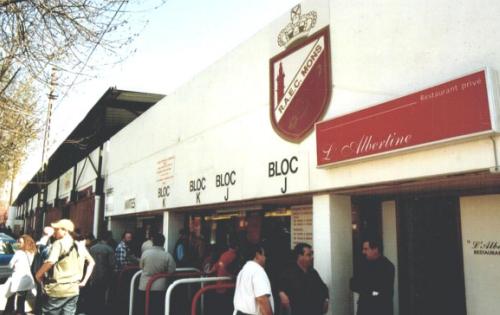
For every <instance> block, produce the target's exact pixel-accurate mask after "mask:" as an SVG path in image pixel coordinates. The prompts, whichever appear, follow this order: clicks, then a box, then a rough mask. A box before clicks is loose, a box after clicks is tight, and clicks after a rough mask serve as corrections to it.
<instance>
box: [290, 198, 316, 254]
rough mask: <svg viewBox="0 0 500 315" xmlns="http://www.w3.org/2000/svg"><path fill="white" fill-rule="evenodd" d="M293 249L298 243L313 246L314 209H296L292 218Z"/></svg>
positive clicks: (291, 237) (291, 236)
mask: <svg viewBox="0 0 500 315" xmlns="http://www.w3.org/2000/svg"><path fill="white" fill-rule="evenodd" d="M290 234H291V235H290V239H291V244H290V245H291V248H294V247H295V245H297V244H298V243H307V244H309V245H311V246H313V225H312V209H311V208H305V209H296V210H293V211H292V218H291V233H290Z"/></svg>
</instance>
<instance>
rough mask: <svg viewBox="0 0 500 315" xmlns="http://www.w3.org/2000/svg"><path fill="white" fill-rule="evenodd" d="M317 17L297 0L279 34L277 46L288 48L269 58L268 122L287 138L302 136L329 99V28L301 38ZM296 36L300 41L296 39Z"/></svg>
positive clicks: (317, 118)
mask: <svg viewBox="0 0 500 315" xmlns="http://www.w3.org/2000/svg"><path fill="white" fill-rule="evenodd" d="M316 18H317V14H316V12H315V11H311V12H308V13H306V14H302V12H301V6H300V4H299V5H297V6H295V7H294V8H293V9H292V12H291V22H290V23H289V24H288V25H287V26H286V27H285V28H284V29H283V30H282V31H281V33H280V34H279V36H278V43H279V44H280V46H285V45H286V46H288V48H287V49H286V50H285V51H283V52H281V53H280V54H278V55H276V56H274V57H273V58H271V60H270V62H269V68H270V78H269V80H270V97H271V99H270V114H271V122H272V125H273V128H274V129H275V130H276V132H277V133H278V134H279V135H280V136H281V137H282V138H284V139H285V140H288V141H293V142H299V141H301V140H302V139H304V138H305V137H306V136H307V135H308V134H309V132H311V131H312V129H313V127H314V123H315V122H317V121H318V120H319V119H320V118H321V116H322V115H323V114H324V112H325V110H326V108H327V106H328V103H329V102H330V95H331V87H332V84H331V70H330V69H331V62H330V32H329V28H328V27H325V28H323V29H322V30H320V31H318V32H316V33H315V34H313V35H311V36H310V37H308V38H307V39H305V40H303V38H304V37H305V36H307V35H308V32H309V31H310V30H311V29H312V28H313V27H314V25H315V24H316ZM297 39H302V40H303V41H302V42H300V43H297V42H298V41H296V40H297ZM292 42H295V43H294V44H291V43H292Z"/></svg>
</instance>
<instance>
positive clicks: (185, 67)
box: [14, 0, 299, 195]
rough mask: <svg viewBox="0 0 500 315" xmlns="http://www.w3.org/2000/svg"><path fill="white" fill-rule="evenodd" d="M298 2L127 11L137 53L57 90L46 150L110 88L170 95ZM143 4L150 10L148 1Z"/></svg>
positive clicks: (184, 4) (242, 1) (196, 0)
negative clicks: (137, 33)
mask: <svg viewBox="0 0 500 315" xmlns="http://www.w3.org/2000/svg"><path fill="white" fill-rule="evenodd" d="M153 1H154V0H153ZM132 2H133V1H132ZM298 2H299V1H298V0H210V1H208V0H167V1H166V2H165V4H163V5H162V6H161V7H159V8H158V9H156V10H152V9H151V5H150V7H149V8H148V9H146V10H144V9H143V8H142V7H140V8H138V7H130V9H131V10H132V11H134V12H135V13H133V15H132V19H131V25H132V27H134V31H136V32H140V35H139V36H138V37H137V38H136V39H135V41H134V42H133V43H132V45H131V47H129V49H130V48H132V49H133V50H135V53H133V54H132V55H130V56H128V58H127V59H126V60H125V61H123V62H122V63H119V64H117V65H114V66H107V67H105V68H103V69H102V71H99V72H98V73H97V77H96V78H95V79H89V80H86V81H84V82H83V83H78V84H75V85H73V87H72V89H71V90H69V91H67V90H65V89H63V90H60V91H56V94H58V95H60V97H59V99H58V100H56V101H55V103H54V111H53V114H52V120H51V126H50V140H49V146H50V149H51V150H54V149H56V148H57V146H58V145H59V144H60V143H61V142H62V141H63V140H64V139H65V138H66V137H67V136H68V135H69V133H70V132H71V131H72V130H73V129H74V128H75V127H76V125H77V124H78V123H79V122H80V121H81V120H82V119H83V118H84V117H85V115H86V114H87V112H88V111H89V110H90V109H91V107H92V106H93V105H95V103H96V102H97V101H98V100H99V98H100V97H101V96H102V95H103V94H104V92H105V91H106V90H107V89H108V88H109V87H116V88H118V89H121V90H132V91H139V92H149V93H159V94H166V95H168V94H170V93H172V92H173V91H175V90H176V88H178V87H180V86H182V84H183V83H185V82H186V81H188V80H189V79H190V78H192V77H194V76H196V74H197V73H199V72H201V71H202V70H203V69H205V68H206V67H208V66H209V65H211V64H212V63H214V62H215V61H217V60H218V59H220V58H222V57H223V56H224V55H225V54H227V53H228V52H230V51H231V50H232V49H234V48H236V47H237V46H238V45H239V44H241V43H243V42H245V41H246V40H247V39H249V38H250V37H251V36H252V35H254V34H255V33H257V32H258V31H259V30H261V29H263V28H264V27H265V26H266V25H268V24H269V23H271V22H272V21H273V20H275V19H276V18H278V17H279V16H281V15H283V14H287V13H288V12H289V11H290V9H291V8H292V7H293V6H294V5H296V4H297V3H298ZM142 3H144V4H146V5H148V0H143V1H142ZM155 3H157V2H155ZM149 4H150V3H149ZM146 21H147V23H146ZM96 58H97V59H96ZM98 58H99V55H98V54H95V55H92V56H91V59H90V62H89V63H90V64H91V63H92V62H93V61H94V62H95V61H96V60H97V61H98ZM81 79H82V78H78V79H77V81H82V80H81ZM42 145H43V143H42V141H38V142H36V143H33V144H32V146H31V148H30V154H29V157H28V159H27V160H26V161H25V162H24V163H23V166H22V169H21V171H20V173H19V174H18V176H17V178H16V184H17V185H16V186H17V187H16V188H15V192H14V195H16V193H17V192H18V191H20V189H22V187H23V186H24V185H25V183H26V182H27V181H28V180H30V179H31V178H32V176H33V175H34V174H35V173H36V171H37V170H38V169H39V168H40V165H41V151H42V150H41V147H42ZM49 154H50V153H49Z"/></svg>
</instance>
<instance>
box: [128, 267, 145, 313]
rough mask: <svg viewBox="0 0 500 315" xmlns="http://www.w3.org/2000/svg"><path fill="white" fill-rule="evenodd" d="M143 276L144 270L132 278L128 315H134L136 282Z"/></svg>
mask: <svg viewBox="0 0 500 315" xmlns="http://www.w3.org/2000/svg"><path fill="white" fill-rule="evenodd" d="M141 274H142V270H139V271H137V272H136V273H134V275H133V276H132V279H131V280H130V294H129V302H128V315H132V314H133V313H134V292H135V280H136V279H137V277H139V276H140V275H141Z"/></svg>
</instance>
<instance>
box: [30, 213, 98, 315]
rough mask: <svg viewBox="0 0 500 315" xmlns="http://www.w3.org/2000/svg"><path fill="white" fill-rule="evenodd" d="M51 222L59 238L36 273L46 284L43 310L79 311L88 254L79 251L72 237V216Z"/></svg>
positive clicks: (49, 312) (39, 279)
mask: <svg viewBox="0 0 500 315" xmlns="http://www.w3.org/2000/svg"><path fill="white" fill-rule="evenodd" d="M51 226H52V227H53V228H54V236H55V238H56V241H55V242H54V243H53V244H52V246H51V249H50V252H49V257H48V258H47V259H46V260H45V262H44V263H43V265H42V266H41V267H40V269H39V270H38V271H37V273H36V276H35V277H36V280H37V281H38V282H41V283H42V284H43V288H44V292H45V293H46V295H47V297H46V299H45V300H44V302H43V304H42V314H44V315H53V314H68V315H69V314H75V312H76V306H77V302H78V295H79V292H80V289H79V286H80V280H81V279H82V277H83V266H84V263H85V260H86V259H88V258H87V257H86V255H84V254H83V253H79V248H78V245H77V244H76V242H75V241H74V240H73V238H72V237H71V234H70V233H71V232H73V231H74V229H75V226H74V224H73V222H71V220H68V219H62V220H59V221H57V222H55V223H52V224H51ZM89 256H90V255H89ZM46 273H47V277H45V274H46Z"/></svg>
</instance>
